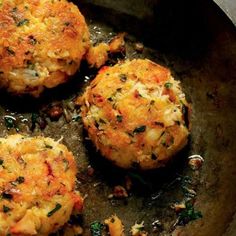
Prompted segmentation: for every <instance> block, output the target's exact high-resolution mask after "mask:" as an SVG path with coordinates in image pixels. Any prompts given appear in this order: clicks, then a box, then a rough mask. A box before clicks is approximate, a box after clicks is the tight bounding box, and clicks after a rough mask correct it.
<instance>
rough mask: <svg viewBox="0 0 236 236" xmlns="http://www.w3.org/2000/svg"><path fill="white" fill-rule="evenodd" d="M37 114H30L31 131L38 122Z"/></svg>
mask: <svg viewBox="0 0 236 236" xmlns="http://www.w3.org/2000/svg"><path fill="white" fill-rule="evenodd" d="M38 117H39V114H37V113H32V114H31V130H32V131H33V130H34V129H35V127H36V123H38Z"/></svg>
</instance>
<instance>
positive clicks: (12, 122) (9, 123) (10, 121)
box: [4, 116, 19, 132]
mask: <svg viewBox="0 0 236 236" xmlns="http://www.w3.org/2000/svg"><path fill="white" fill-rule="evenodd" d="M4 121H5V126H6V127H7V129H8V130H9V129H11V128H15V129H16V131H17V132H18V131H19V128H18V127H17V125H16V119H15V118H14V117H12V116H5V117H4Z"/></svg>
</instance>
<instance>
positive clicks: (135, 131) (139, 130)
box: [133, 125, 146, 133]
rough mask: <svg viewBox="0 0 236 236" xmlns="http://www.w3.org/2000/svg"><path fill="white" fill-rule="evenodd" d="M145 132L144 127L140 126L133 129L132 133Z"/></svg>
mask: <svg viewBox="0 0 236 236" xmlns="http://www.w3.org/2000/svg"><path fill="white" fill-rule="evenodd" d="M145 130H146V126H145V125H142V126H139V127H137V128H135V129H134V131H133V133H143V132H145Z"/></svg>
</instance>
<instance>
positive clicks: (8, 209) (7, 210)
mask: <svg viewBox="0 0 236 236" xmlns="http://www.w3.org/2000/svg"><path fill="white" fill-rule="evenodd" d="M2 209H3V212H4V213H7V212H9V211H10V210H11V208H9V207H8V206H5V205H3V207H2Z"/></svg>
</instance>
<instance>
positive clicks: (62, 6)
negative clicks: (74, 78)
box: [0, 0, 90, 97]
mask: <svg viewBox="0 0 236 236" xmlns="http://www.w3.org/2000/svg"><path fill="white" fill-rule="evenodd" d="M89 46H90V40H89V31H88V27H87V25H86V22H85V19H84V17H83V15H82V14H81V13H80V11H79V9H78V8H77V6H75V5H74V4H73V3H69V2H67V1H66V0H54V1H51V0H33V1H32V0H4V1H2V3H1V4H0V58H1V60H0V86H1V87H6V88H7V90H8V91H9V92H12V93H14V94H27V93H29V94H32V95H34V96H36V97H37V96H39V94H40V93H41V92H42V91H43V90H44V88H45V87H46V88H53V87H55V86H57V85H59V84H61V83H64V82H65V81H67V79H68V76H71V75H73V74H74V73H75V72H76V70H77V69H78V68H79V66H80V62H81V60H82V58H83V57H84V55H85V54H86V52H87V50H88V49H89Z"/></svg>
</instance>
